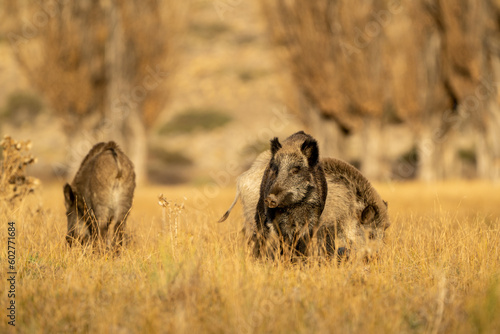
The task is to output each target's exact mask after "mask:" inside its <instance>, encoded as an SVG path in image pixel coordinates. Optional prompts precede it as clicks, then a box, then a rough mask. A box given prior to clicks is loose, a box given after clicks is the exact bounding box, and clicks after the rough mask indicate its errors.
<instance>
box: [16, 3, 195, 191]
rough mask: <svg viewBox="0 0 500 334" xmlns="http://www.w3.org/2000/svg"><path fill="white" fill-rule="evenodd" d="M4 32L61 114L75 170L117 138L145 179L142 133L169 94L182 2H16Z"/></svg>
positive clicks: (70, 163)
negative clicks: (12, 24) (11, 21)
mask: <svg viewBox="0 0 500 334" xmlns="http://www.w3.org/2000/svg"><path fill="white" fill-rule="evenodd" d="M8 7H9V8H8V10H9V11H10V13H11V15H14V16H15V17H16V18H17V19H16V22H17V25H15V27H13V28H12V30H11V31H10V32H9V33H8V34H7V38H8V40H9V42H10V44H11V46H12V48H13V50H14V52H15V55H16V57H17V60H18V61H19V64H20V65H21V68H22V69H23V70H24V71H25V72H26V74H27V76H28V78H29V80H30V81H31V83H32V84H33V85H34V86H35V88H37V89H38V90H39V91H40V92H41V93H42V94H43V96H45V98H46V99H47V101H48V103H49V104H50V105H51V107H52V108H53V109H54V110H55V111H56V112H57V113H58V114H59V115H60V116H61V117H62V119H63V121H64V124H65V129H66V132H67V134H68V138H69V141H68V142H69V145H68V157H67V160H68V161H67V167H68V169H69V172H70V173H73V172H74V171H75V169H76V168H78V165H79V163H80V160H81V158H82V157H83V156H84V155H85V154H86V153H87V151H88V150H89V149H90V148H91V147H92V145H93V144H95V143H96V142H98V141H103V140H111V139H113V140H115V141H117V142H118V143H119V144H120V145H121V146H122V147H123V149H124V150H125V152H126V153H127V154H128V155H129V156H130V158H131V159H132V161H133V162H134V164H135V166H136V173H137V175H138V179H139V182H140V181H141V180H142V179H144V177H145V160H146V157H145V154H146V152H147V150H146V131H147V129H148V127H149V126H151V125H152V124H153V122H154V121H155V119H156V118H157V116H158V115H159V113H160V112H161V111H162V109H163V108H164V106H165V103H166V102H167V100H168V98H169V94H168V91H169V88H168V85H169V76H170V72H171V71H172V70H173V69H174V67H175V64H176V60H177V58H178V51H177V47H176V43H177V40H178V35H179V32H180V31H181V30H182V26H183V22H184V15H185V7H186V6H185V4H184V5H183V3H182V2H178V1H174V0H166V1H155V0H145V1H138V0H133V1H129V0H86V1H62V0H54V1H43V2H39V3H35V2H32V1H20V2H15V4H14V3H10V4H9V5H8Z"/></svg>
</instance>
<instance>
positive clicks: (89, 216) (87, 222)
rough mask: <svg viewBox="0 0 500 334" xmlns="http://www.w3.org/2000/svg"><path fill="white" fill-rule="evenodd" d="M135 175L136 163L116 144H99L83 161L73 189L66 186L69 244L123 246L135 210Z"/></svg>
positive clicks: (67, 237)
mask: <svg viewBox="0 0 500 334" xmlns="http://www.w3.org/2000/svg"><path fill="white" fill-rule="evenodd" d="M134 189H135V173H134V166H133V164H132V162H131V161H130V160H129V159H128V158H127V156H126V155H125V154H124V153H123V152H122V151H121V150H120V149H119V148H118V146H117V145H116V143H115V142H112V141H110V142H108V143H99V144H96V145H95V146H94V147H93V148H92V149H91V150H90V151H89V153H88V154H87V156H86V157H85V158H84V159H83V161H82V164H81V165H80V169H79V170H78V172H77V173H76V176H75V179H74V180H73V183H72V184H71V185H69V184H66V185H65V186H64V199H65V204H66V214H67V217H68V233H67V236H66V240H67V241H68V243H69V245H70V246H71V244H72V242H73V241H74V240H78V241H80V242H81V243H82V244H84V243H86V242H89V241H96V240H97V239H100V240H101V241H103V242H104V243H105V244H107V243H108V240H107V234H108V229H109V228H110V227H111V226H113V230H114V231H113V235H112V240H111V242H112V244H113V245H121V244H122V243H123V232H124V228H125V221H126V219H127V216H128V213H129V211H130V208H131V206H132V199H133V196H134Z"/></svg>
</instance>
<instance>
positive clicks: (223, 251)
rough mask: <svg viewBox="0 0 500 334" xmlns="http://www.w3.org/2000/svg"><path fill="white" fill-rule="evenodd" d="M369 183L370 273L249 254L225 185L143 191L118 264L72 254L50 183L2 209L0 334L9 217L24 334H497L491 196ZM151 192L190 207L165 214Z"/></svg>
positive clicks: (499, 288) (489, 192)
mask: <svg viewBox="0 0 500 334" xmlns="http://www.w3.org/2000/svg"><path fill="white" fill-rule="evenodd" d="M377 188H378V189H379V191H380V192H381V194H382V195H383V197H384V198H385V199H386V200H388V201H389V209H390V215H391V218H392V226H391V227H390V228H389V230H388V238H387V245H386V247H385V249H384V251H383V252H382V254H381V256H380V258H379V259H378V260H377V261H374V262H372V263H369V264H368V265H366V264H363V263H345V264H341V265H337V264H336V263H318V262H317V261H310V262H309V263H303V264H289V263H280V262H276V263H273V262H262V261H258V260H254V259H252V258H251V257H250V256H249V255H248V254H247V252H246V251H245V249H244V247H242V245H241V240H240V239H239V238H238V234H237V231H238V229H239V228H240V226H241V223H242V221H241V218H240V217H241V216H240V213H241V208H240V207H239V206H238V207H237V210H236V211H235V212H233V214H232V216H230V219H229V220H228V221H227V222H226V223H224V224H218V223H217V219H218V218H219V215H221V214H222V213H223V212H224V211H225V209H226V208H227V206H229V204H230V203H231V201H232V196H233V189H224V190H222V191H221V192H220V193H219V195H218V196H217V197H215V198H214V199H212V200H210V201H209V202H208V205H207V206H206V207H204V208H203V210H198V209H197V208H194V207H193V205H192V200H191V199H192V198H193V197H192V196H193V191H194V189H193V188H187V187H183V188H167V187H153V186H150V187H146V188H139V189H138V190H137V192H136V198H135V202H134V206H133V209H132V214H131V216H130V218H129V220H128V232H129V235H130V241H129V243H128V245H127V247H126V248H125V249H124V250H123V251H122V253H121V255H120V256H118V257H115V256H111V255H110V256H105V255H97V254H93V253H92V252H90V251H89V250H85V249H82V248H80V247H76V248H72V249H69V248H68V247H67V245H66V242H65V239H64V235H65V232H66V218H65V216H64V212H65V210H64V206H63V193H62V185H59V184H57V185H48V186H47V185H46V186H44V187H42V188H41V189H40V190H39V191H38V192H37V193H35V194H34V195H30V196H29V197H28V198H26V199H25V200H23V201H21V202H20V203H19V204H17V205H16V207H15V208H14V210H11V208H8V207H7V206H6V205H5V204H1V205H2V207H1V208H0V222H1V224H0V226H1V227H2V228H1V229H2V230H1V231H0V245H1V248H0V249H1V251H0V254H1V257H2V261H1V262H0V263H1V265H2V268H1V270H0V272H1V273H2V274H1V277H0V279H1V280H0V281H1V283H0V296H1V297H0V305H1V309H2V310H4V311H2V316H1V318H0V319H2V320H1V322H0V332H2V333H5V332H9V331H12V330H13V328H11V326H9V325H8V324H7V320H8V319H7V318H6V316H5V315H4V313H5V314H6V313H7V312H6V307H7V300H8V299H7V297H6V296H7V292H6V288H7V285H6V276H5V274H4V272H6V269H7V268H6V266H7V264H6V261H4V259H5V258H6V254H7V253H6V248H7V247H6V244H7V222H8V221H10V220H13V221H15V222H16V228H17V236H16V251H17V264H16V266H17V268H16V269H17V272H18V275H17V282H16V305H17V319H16V328H15V329H16V330H17V332H19V333H26V332H29V333H69V332H76V333H87V332H93V333H105V332H108V333H154V332H159V333H174V332H175V333H186V332H187V333H200V332H209V333H246V332H256V333H263V332H266V333H268V332H281V333H290V332H292V333H312V332H316V333H323V332H324V333H331V332H336V333H351V332H355V333H405V332H416V333H421V332H426V333H427V332H430V333H471V332H484V333H494V332H498V331H500V317H499V315H500V280H499V279H500V252H499V245H500V221H499V218H498V217H499V215H500V207H499V205H498V203H499V202H500V191H499V190H500V188H499V187H498V186H495V185H491V184H487V183H477V182H475V183H465V182H457V183H447V184H439V185H434V186H426V185H421V184H411V183H409V184H392V185H388V184H383V185H379V186H378V187H377ZM160 193H163V194H164V195H165V197H166V198H167V200H169V201H172V202H175V203H178V204H181V203H184V202H185V208H184V209H182V210H177V211H176V210H172V211H171V212H170V216H169V214H168V210H167V209H166V212H165V214H164V215H163V214H162V210H163V209H162V207H161V206H160V205H159V204H158V194H160ZM184 196H186V197H187V200H185V199H184ZM178 212H179V213H178ZM163 217H165V218H163ZM175 218H178V221H177V233H176V234H175V229H172V230H170V225H169V224H170V223H173V222H174V219H175ZM171 231H172V233H173V234H171Z"/></svg>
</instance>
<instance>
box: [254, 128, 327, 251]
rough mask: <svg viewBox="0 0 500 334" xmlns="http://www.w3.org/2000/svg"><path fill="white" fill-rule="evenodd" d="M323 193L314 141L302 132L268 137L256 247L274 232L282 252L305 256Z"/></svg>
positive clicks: (323, 197) (323, 201)
mask: <svg viewBox="0 0 500 334" xmlns="http://www.w3.org/2000/svg"><path fill="white" fill-rule="evenodd" d="M326 196H327V183H326V178H325V174H324V172H323V168H322V167H321V164H320V161H319V149H318V144H317V142H316V140H314V139H313V138H312V137H311V136H309V135H307V134H305V133H304V132H302V131H301V132H297V133H295V134H293V135H291V136H290V137H288V138H287V139H285V140H284V141H283V143H280V142H279V140H278V138H274V139H273V140H271V159H270V161H269V163H268V165H267V167H266V169H265V171H264V175H263V177H262V181H261V185H260V195H259V200H258V202H257V210H256V214H255V223H256V225H257V232H258V234H257V238H259V237H260V238H262V240H256V241H257V247H258V248H260V247H261V246H263V242H267V239H268V238H269V236H270V235H274V236H275V237H277V239H278V241H279V245H280V250H281V252H282V253H283V252H284V253H287V254H290V255H306V254H307V253H308V251H309V250H308V247H309V246H310V241H311V240H312V237H313V236H314V234H315V232H316V230H317V228H318V226H319V220H320V216H321V213H322V212H323V209H324V207H325V201H326ZM257 252H260V253H262V252H263V250H261V249H259V250H257Z"/></svg>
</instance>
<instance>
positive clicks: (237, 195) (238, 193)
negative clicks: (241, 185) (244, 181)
mask: <svg viewBox="0 0 500 334" xmlns="http://www.w3.org/2000/svg"><path fill="white" fill-rule="evenodd" d="M238 198H240V190H239V189H238V190H236V196H235V197H234V201H233V204H231V206H230V207H229V209H227V211H226V213H225V214H224V216H222V218H221V219H219V223H222V222H223V221H225V220H226V219H227V217H229V214H230V213H231V210H232V209H233V207H234V206H235V205H236V202H238Z"/></svg>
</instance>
